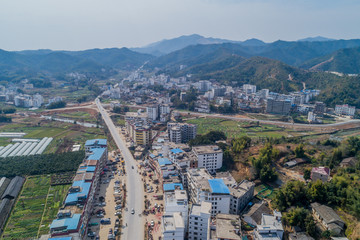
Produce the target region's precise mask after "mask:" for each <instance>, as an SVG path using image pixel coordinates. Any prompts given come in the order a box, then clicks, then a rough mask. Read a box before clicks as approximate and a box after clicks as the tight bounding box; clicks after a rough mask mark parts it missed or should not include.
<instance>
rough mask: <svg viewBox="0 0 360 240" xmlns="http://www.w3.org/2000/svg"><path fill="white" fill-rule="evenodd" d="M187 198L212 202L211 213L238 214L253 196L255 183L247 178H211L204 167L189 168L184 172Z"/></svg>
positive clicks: (195, 201) (197, 201) (193, 200)
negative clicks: (237, 181) (242, 179)
mask: <svg viewBox="0 0 360 240" xmlns="http://www.w3.org/2000/svg"><path fill="white" fill-rule="evenodd" d="M186 176H187V184H188V185H187V188H188V193H189V199H190V201H191V202H193V203H200V202H202V201H207V202H211V203H212V207H211V215H212V216H216V215H217V214H219V213H225V214H228V213H231V214H240V212H241V211H242V210H243V209H244V207H245V206H246V205H247V204H248V203H249V201H250V200H251V199H252V198H253V195H254V188H255V184H254V183H253V182H249V181H247V180H244V181H242V182H241V183H239V184H237V183H236V181H235V180H233V181H231V180H230V181H229V180H228V179H226V178H213V177H212V176H211V175H210V174H209V173H208V172H207V171H206V170H205V169H204V168H200V169H189V170H188V172H187V173H186Z"/></svg>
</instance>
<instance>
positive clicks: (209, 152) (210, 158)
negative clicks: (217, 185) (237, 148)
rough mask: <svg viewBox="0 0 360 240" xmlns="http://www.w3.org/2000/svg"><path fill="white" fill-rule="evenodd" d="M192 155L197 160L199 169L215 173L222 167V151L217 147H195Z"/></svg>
mask: <svg viewBox="0 0 360 240" xmlns="http://www.w3.org/2000/svg"><path fill="white" fill-rule="evenodd" d="M193 153H194V154H195V156H196V158H197V159H198V167H199V168H205V169H206V170H208V171H209V172H210V173H215V172H216V170H217V169H219V168H221V167H222V162H223V151H222V150H221V149H220V148H219V147H218V146H217V145H205V146H195V147H193Z"/></svg>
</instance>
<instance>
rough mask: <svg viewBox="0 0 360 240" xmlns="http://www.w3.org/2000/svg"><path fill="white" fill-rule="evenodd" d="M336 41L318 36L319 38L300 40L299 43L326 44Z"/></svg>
mask: <svg viewBox="0 0 360 240" xmlns="http://www.w3.org/2000/svg"><path fill="white" fill-rule="evenodd" d="M334 40H336V39H333V38H326V37H321V36H317V37H308V38H303V39H299V40H298V42H326V41H334Z"/></svg>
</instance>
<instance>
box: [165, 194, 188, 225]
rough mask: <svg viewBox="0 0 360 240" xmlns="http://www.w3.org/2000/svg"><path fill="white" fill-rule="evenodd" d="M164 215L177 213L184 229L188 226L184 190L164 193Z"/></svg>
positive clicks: (186, 201) (186, 198)
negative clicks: (182, 221)
mask: <svg viewBox="0 0 360 240" xmlns="http://www.w3.org/2000/svg"><path fill="white" fill-rule="evenodd" d="M164 196H165V214H173V213H179V214H180V215H181V217H182V219H183V220H184V226H185V229H187V226H188V210H189V209H188V197H187V193H186V191H185V190H175V191H174V192H165V193H164Z"/></svg>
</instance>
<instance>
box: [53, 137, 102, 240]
mask: <svg viewBox="0 0 360 240" xmlns="http://www.w3.org/2000/svg"><path fill="white" fill-rule="evenodd" d="M104 146H105V147H104ZM106 146H107V141H106V140H105V139H94V140H88V141H87V142H86V143H85V151H86V154H85V158H84V160H83V162H82V163H81V164H80V166H79V168H78V170H77V172H76V175H75V177H74V180H73V184H72V186H71V187H70V189H69V192H68V194H67V196H66V198H65V200H64V205H63V207H62V208H61V209H62V210H60V211H59V212H58V214H57V218H56V219H54V220H53V222H52V223H51V225H50V234H51V237H56V236H59V237H60V236H61V237H65V236H72V237H74V238H78V239H83V238H84V237H85V236H86V234H87V229H88V222H89V219H90V218H91V215H92V211H93V203H94V202H93V201H94V199H95V192H96V190H97V189H98V186H99V182H100V175H101V173H102V172H103V168H104V166H105V164H106V161H107V147H106Z"/></svg>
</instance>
